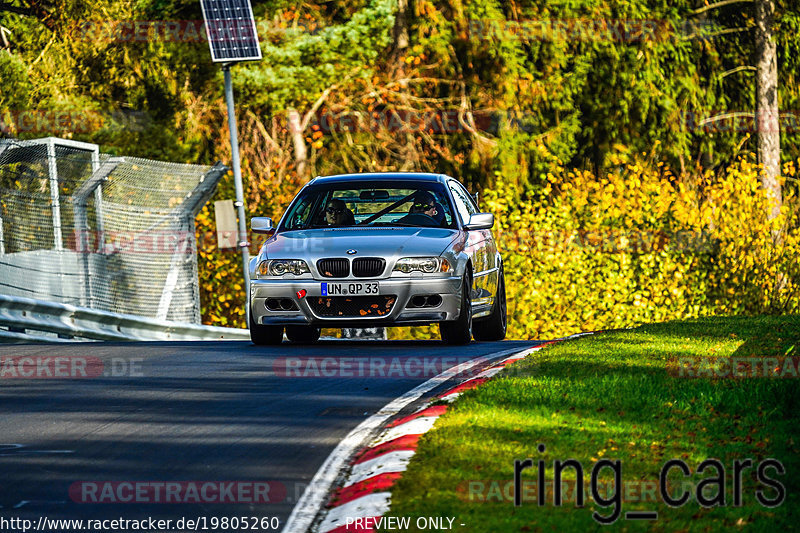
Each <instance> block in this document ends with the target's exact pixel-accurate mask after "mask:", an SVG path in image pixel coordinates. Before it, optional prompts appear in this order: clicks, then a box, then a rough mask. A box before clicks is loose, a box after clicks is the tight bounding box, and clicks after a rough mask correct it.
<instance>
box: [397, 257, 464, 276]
mask: <svg viewBox="0 0 800 533" xmlns="http://www.w3.org/2000/svg"><path fill="white" fill-rule="evenodd" d="M392 270H394V271H397V272H403V273H406V274H408V273H409V272H415V271H417V272H425V273H427V274H433V273H434V272H450V263H449V262H448V261H447V259H445V258H443V257H404V258H402V259H399V260H398V261H397V263H395V265H394V268H393V269H392Z"/></svg>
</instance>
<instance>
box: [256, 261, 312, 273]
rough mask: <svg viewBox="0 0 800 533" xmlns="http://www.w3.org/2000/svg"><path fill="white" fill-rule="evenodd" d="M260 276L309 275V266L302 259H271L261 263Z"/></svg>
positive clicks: (259, 266)
mask: <svg viewBox="0 0 800 533" xmlns="http://www.w3.org/2000/svg"><path fill="white" fill-rule="evenodd" d="M257 272H258V275H259V276H283V275H284V274H287V273H288V274H294V275H295V276H299V275H301V274H308V273H309V272H311V270H309V268H308V264H307V263H306V262H305V261H303V260H302V259H271V260H268V261H261V262H260V263H259V264H258V269H257Z"/></svg>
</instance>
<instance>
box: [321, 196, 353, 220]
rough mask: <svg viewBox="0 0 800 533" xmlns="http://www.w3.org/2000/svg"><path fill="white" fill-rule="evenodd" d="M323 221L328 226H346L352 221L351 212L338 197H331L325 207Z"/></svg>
mask: <svg viewBox="0 0 800 533" xmlns="http://www.w3.org/2000/svg"><path fill="white" fill-rule="evenodd" d="M325 222H327V223H328V225H329V226H346V225H350V224H353V223H354V217H353V212H352V211H350V210H349V209H348V208H347V204H345V203H344V202H343V201H341V200H339V199H338V198H334V199H332V200H331V201H330V202H328V205H327V206H326V207H325Z"/></svg>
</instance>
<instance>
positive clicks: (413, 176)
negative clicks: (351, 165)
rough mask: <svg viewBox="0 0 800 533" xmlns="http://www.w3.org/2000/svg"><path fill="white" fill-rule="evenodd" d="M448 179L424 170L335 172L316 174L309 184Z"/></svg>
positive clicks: (441, 180)
mask: <svg viewBox="0 0 800 533" xmlns="http://www.w3.org/2000/svg"><path fill="white" fill-rule="evenodd" d="M448 179H450V177H449V176H445V175H444V174H432V173H426V172H369V173H363V174H337V175H335V176H317V177H316V178H314V179H313V180H311V181H310V182H309V185H311V184H314V185H322V184H330V183H346V182H353V181H388V180H401V181H420V182H438V183H444V182H445V181H446V180H448Z"/></svg>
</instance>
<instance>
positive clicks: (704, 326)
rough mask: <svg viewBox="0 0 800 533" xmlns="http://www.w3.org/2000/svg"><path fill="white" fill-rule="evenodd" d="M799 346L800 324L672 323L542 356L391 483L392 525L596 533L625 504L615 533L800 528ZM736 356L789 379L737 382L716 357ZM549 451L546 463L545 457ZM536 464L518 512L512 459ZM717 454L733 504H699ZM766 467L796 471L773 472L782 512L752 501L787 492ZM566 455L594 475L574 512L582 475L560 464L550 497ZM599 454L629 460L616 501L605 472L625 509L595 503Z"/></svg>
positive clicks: (495, 387)
mask: <svg viewBox="0 0 800 533" xmlns="http://www.w3.org/2000/svg"><path fill="white" fill-rule="evenodd" d="M798 352H800V316H784V317H757V318H710V319H701V320H694V321H687V322H671V323H665V324H657V325H648V326H643V327H640V328H637V329H633V330H628V331H623V332H614V333H605V334H600V335H596V336H590V337H583V338H580V339H577V340H575V341H570V342H566V343H562V344H558V345H554V346H550V347H547V348H545V349H544V350H542V351H540V352H538V353H537V354H534V355H532V356H530V357H528V358H527V359H526V360H524V361H521V362H520V363H517V364H515V365H513V366H511V367H508V369H506V370H505V371H504V372H503V373H501V374H499V375H498V376H497V377H496V378H495V379H493V380H492V381H490V382H488V383H486V384H484V385H483V386H481V387H479V388H478V389H476V390H473V391H470V392H468V393H466V394H464V395H463V396H462V397H461V398H459V399H458V400H457V401H456V402H455V404H454V405H453V406H452V407H451V408H450V409H449V410H448V412H447V413H446V414H445V415H444V416H443V417H442V418H440V419H439V420H438V422H437V424H436V428H435V429H434V430H432V431H430V432H428V433H427V434H426V435H425V436H424V437H423V439H422V441H421V443H420V448H419V451H418V453H417V455H415V457H414V459H413V460H412V462H411V465H410V466H409V469H408V471H407V472H406V474H405V475H404V477H403V478H402V480H401V481H400V482H399V483H398V485H397V486H396V487H395V489H394V491H393V495H392V509H391V512H390V516H397V517H411V521H410V524H411V530H414V524H415V521H416V518H417V517H430V516H446V517H455V521H454V522H453V525H454V529H456V530H457V531H469V532H479V531H486V532H497V531H539V530H547V531H555V530H562V531H563V530H565V529H564V528H569V530H572V529H578V528H579V529H580V530H589V529H591V530H597V529H599V528H600V525H599V524H598V523H597V522H596V521H595V520H594V519H593V517H592V514H593V512H595V511H597V512H599V513H600V514H602V515H603V516H609V515H612V514H613V511H614V509H615V508H619V509H620V510H621V516H620V518H619V519H618V520H617V521H616V522H615V523H614V525H613V526H611V529H620V528H622V529H626V530H628V529H630V530H663V529H668V530H686V531H688V530H692V531H710V530H717V529H721V528H723V527H725V528H733V529H745V528H746V529H748V530H753V529H755V530H774V529H776V528H779V527H781V526H783V527H786V528H791V529H794V527H796V521H797V518H796V517H797V514H798V511H797V509H798V508H799V507H798V504H799V503H800V496H799V495H800V442H798V440H800V410H799V408H800V380H798V376H797V375H796V374H795V375H792V370H793V369H794V370H796V368H797V367H796V364H797V360H796V359H795V360H792V359H791V356H800V353H798ZM784 355H789V356H790V358H788V361H789V362H788V363H787V361H786V360H780V359H778V360H777V363H776V361H775V360H774V359H773V360H766V359H764V358H774V357H779V356H784ZM730 357H734V358H739V357H742V358H754V357H757V358H761V359H759V361H757V362H755V361H751V363H749V364H750V365H752V366H749V367H748V366H747V365H746V364H741V365H740V366H738V367H737V374H744V373H745V372H748V371H754V372H758V373H759V374H763V371H764V368H763V367H764V363H766V366H768V367H770V368H769V369H768V370H767V371H768V372H772V371H773V368H772V367H777V366H780V367H782V368H780V371H781V372H782V373H783V375H785V376H786V377H785V378H782V379H779V378H775V377H734V376H733V375H732V374H731V373H730V372H726V367H725V366H722V365H723V364H724V363H728V364H730V362H731V360H727V361H725V362H724V363H723V360H721V359H717V358H730ZM674 358H677V364H676V363H675V361H674ZM671 361H672V362H671ZM734 361H740V362H741V361H743V360H739V359H734ZM744 361H746V360H744ZM710 363H713V365H714V366H710ZM791 363H793V364H794V365H795V366H794V367H793V368H790V367H788V366H787V365H789V364H791ZM690 365H691V366H690ZM705 365H709V366H705ZM681 373H683V375H684V376H685V375H686V374H690V373H694V374H695V375H697V374H700V375H701V376H702V377H695V378H687V377H681ZM710 376H716V377H713V378H712V377H710ZM720 376H721V377H720ZM540 443H542V444H544V445H545V446H546V450H545V451H544V453H539V452H538V451H537V445H538V444H540ZM526 458H531V459H533V461H534V463H533V464H534V466H533V468H529V469H527V470H525V471H523V472H522V474H521V485H520V486H521V496H522V499H523V501H522V502H521V505H520V506H519V507H516V506H515V505H514V501H513V499H514V461H515V460H516V459H519V460H524V459H526ZM707 458H716V459H718V460H719V461H721V463H722V465H723V466H724V469H725V482H724V485H723V486H724V497H725V504H724V505H717V506H715V507H711V508H704V507H703V506H701V504H700V502H698V500H697V497H696V494H697V490H698V489H697V487H698V486H699V485H700V481H702V480H703V479H706V478H713V477H717V476H718V472H717V470H716V469H714V468H712V467H709V469H708V470H705V471H704V472H703V474H697V469H698V466H699V465H700V463H701V462H703V461H704V460H705V459H707ZM746 458H749V459H752V461H753V463H754V467H753V468H749V469H745V470H744V471H743V474H742V476H741V477H742V487H741V494H742V502H741V503H742V505H741V506H740V507H736V506H734V500H733V497H734V475H733V462H734V460H744V459H746ZM767 458H775V459H777V460H779V461H781V462H782V464H783V465H784V467H785V469H786V474H785V475H780V474H778V473H777V472H776V471H775V470H773V469H767V470H766V471H765V475H766V477H769V478H772V479H775V480H777V481H779V482H780V483H782V484H783V485H784V486H785V490H786V499H785V501H784V503H783V504H782V505H780V506H778V507H774V508H767V507H764V506H762V505H760V504H759V503H758V501H757V500H756V493H757V491H758V490H761V491H763V496H764V497H766V498H768V499H775V498H776V497H777V492H776V490H774V489H772V488H770V487H768V486H767V485H766V484H764V483H761V482H759V480H758V479H757V477H756V468H755V465H757V464H758V463H759V462H761V461H763V460H765V459H767ZM539 459H543V460H544V461H545V464H546V468H545V473H546V480H547V482H546V485H545V486H546V487H547V489H546V490H545V496H546V503H545V505H544V506H539V505H538V504H537V497H536V494H537V490H538V488H537V482H536V480H537V467H536V462H537V461H538V460H539ZM567 459H576V460H578V461H579V462H580V463H581V464H582V465H583V468H584V475H583V478H584V484H585V486H586V488H587V499H586V501H585V502H584V505H583V506H582V507H579V506H576V503H575V496H576V492H577V491H576V485H575V480H576V473H575V469H573V468H567V469H565V470H564V477H563V479H566V480H568V481H567V483H566V484H565V486H564V489H563V496H564V503H563V504H562V506H561V507H556V506H555V505H554V503H553V491H552V485H551V482H552V481H553V461H555V460H561V461H565V460H567ZM603 459H610V460H619V461H620V462H621V466H620V470H621V481H622V483H621V486H620V487H619V489H618V491H617V490H615V486H614V483H613V476H612V473H613V471H612V470H611V469H610V468H606V469H603V470H602V471H600V474H599V475H598V479H599V483H598V489H599V490H600V496H601V498H606V499H607V500H613V499H614V498H613V497H614V495H615V493H618V494H620V498H621V501H620V502H617V503H613V502H612V503H610V504H609V505H607V506H601V505H599V502H598V501H594V499H593V498H592V497H591V492H590V489H589V482H590V480H591V474H592V469H593V466H594V465H595V464H596V463H597V462H598V461H601V460H603ZM670 459H679V460H682V461H684V462H685V463H686V464H687V466H688V467H689V469H690V471H691V474H690V475H689V476H687V477H684V476H683V475H682V474H681V473H680V472H679V470H678V469H673V470H671V471H670V473H671V474H670V475H669V476H668V487H667V489H668V494H669V496H671V497H673V498H675V497H677V496H679V495H680V494H681V493H682V492H683V490H684V489H685V490H688V491H689V493H690V494H691V497H690V499H689V500H688V501H687V502H686V503H685V504H684V505H683V506H681V507H678V508H673V507H670V506H668V505H667V504H666V503H665V502H664V501H663V499H662V497H661V495H660V490H659V488H658V485H659V475H660V472H661V469H662V466H663V465H664V463H665V462H666V461H668V460H670ZM715 495H717V496H719V491H718V485H712V486H707V487H705V488H704V489H703V490H702V495H701V497H703V496H705V497H711V498H713V497H714V496H715ZM630 511H657V512H658V519H657V520H655V521H631V520H625V513H626V512H630ZM445 523H447V522H446V521H445ZM460 524H464V526H461V525H460Z"/></svg>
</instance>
